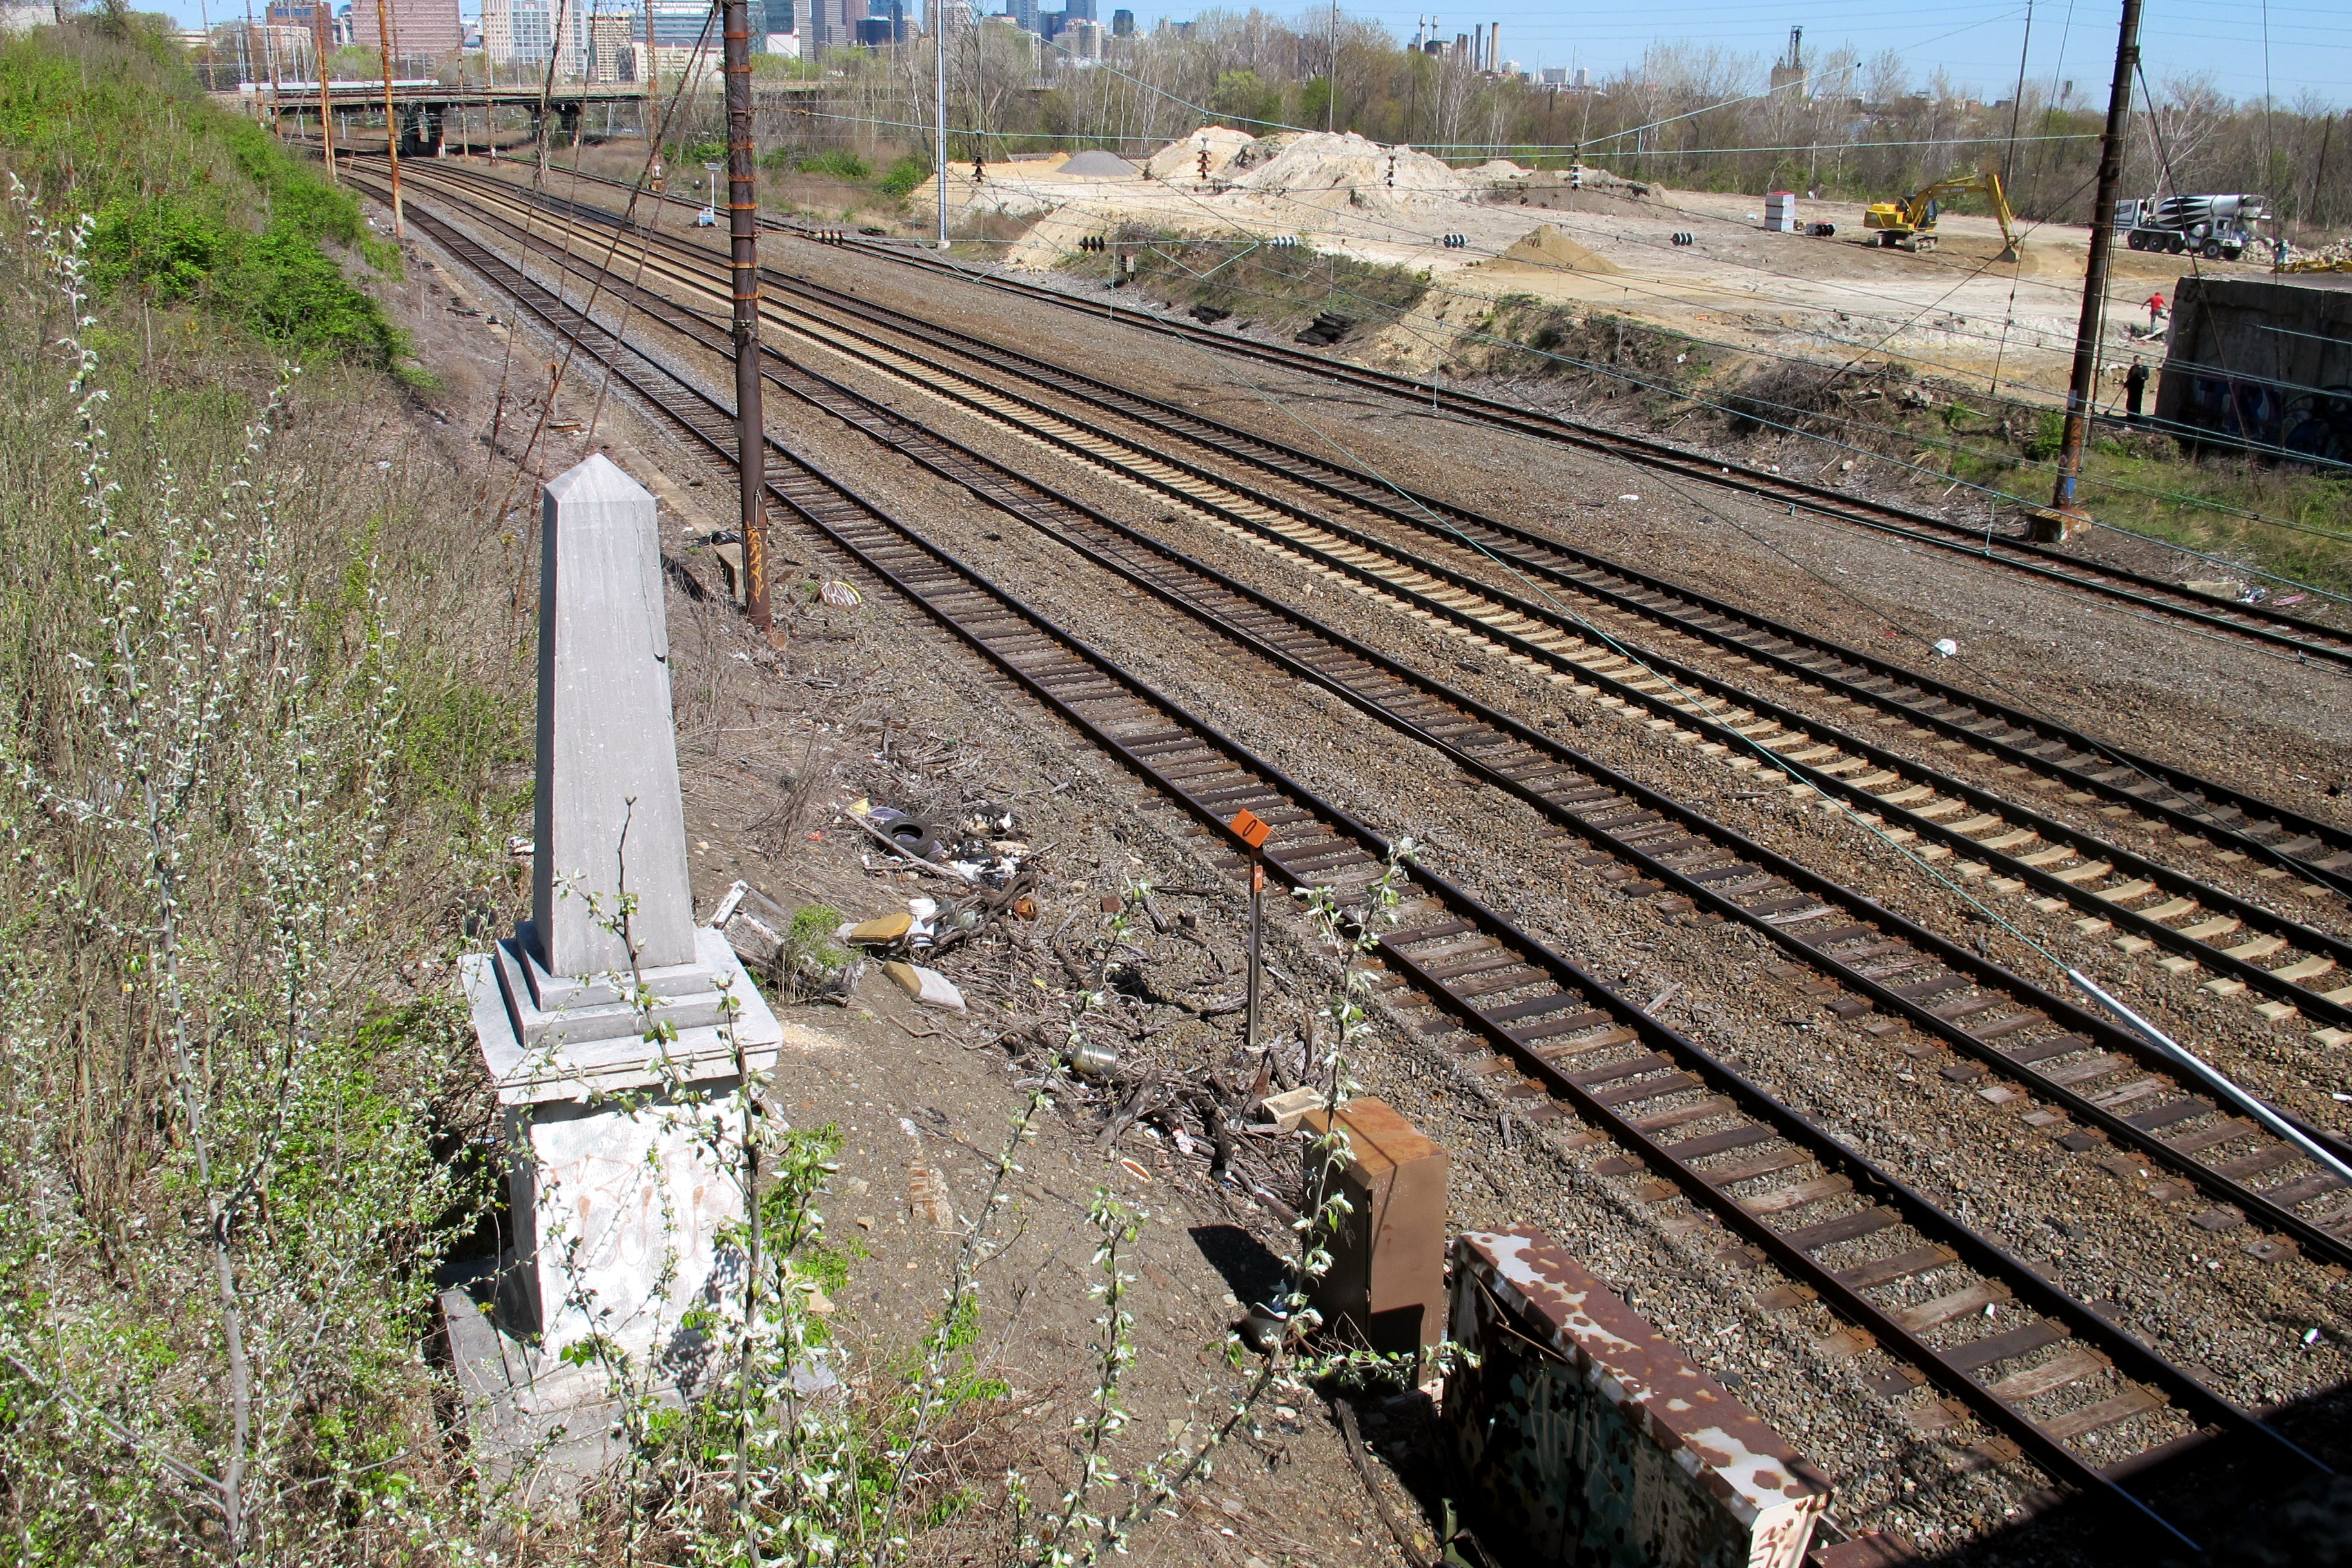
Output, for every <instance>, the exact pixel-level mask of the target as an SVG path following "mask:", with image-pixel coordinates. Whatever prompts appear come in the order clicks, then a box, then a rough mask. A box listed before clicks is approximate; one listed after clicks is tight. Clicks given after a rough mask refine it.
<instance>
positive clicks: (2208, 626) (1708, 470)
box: [566, 174, 2352, 668]
mask: <svg viewBox="0 0 2352 1568" xmlns="http://www.w3.org/2000/svg"><path fill="white" fill-rule="evenodd" d="M577 177H578V178H579V179H580V180H583V181H585V182H588V183H591V184H597V185H600V186H604V187H607V188H610V189H614V190H620V191H626V190H628V189H630V186H629V185H628V184H627V183H626V182H625V181H620V180H614V179H609V178H606V177H604V176H601V175H590V174H581V175H579V176H577ZM566 178H567V179H569V178H572V176H571V175H567V176H566ZM648 195H651V193H648ZM661 199H664V200H667V199H668V198H661ZM671 205H689V204H679V203H675V202H673V203H672V204H671ZM761 222H762V224H763V226H766V227H767V228H769V229H771V230H772V231H775V232H778V233H782V234H793V235H797V236H799V237H803V238H812V239H814V238H819V237H822V239H823V241H824V242H826V243H832V244H835V245H839V246H842V247H847V248H849V249H851V250H854V251H856V252H857V253H859V254H863V255H866V256H872V257H877V258H886V259H888V260H890V261H893V262H896V263H898V264H899V265H901V266H908V267H913V268H919V269H921V270H924V271H928V272H931V273H934V274H936V275H939V276H942V277H950V278H954V279H959V280H961V281H962V282H966V283H971V284H973V285H975V286H978V287H982V288H988V289H996V290H999V291H1001V292H1005V293H1009V294H1013V295H1017V296H1019V297H1021V298H1023V299H1026V300H1034V301H1037V302H1039V303H1043V304H1048V305H1052V306H1055V307H1056V308H1057V309H1061V310H1071V311H1074V312H1076V313H1078V314H1081V315H1086V316H1089V317H1092V316H1095V315H1097V314H1098V313H1099V310H1098V308H1097V307H1096V306H1093V305H1091V304H1089V303H1087V302H1086V301H1084V300H1078V299H1076V298H1074V297H1073V296H1071V295H1068V294H1066V293H1063V292H1061V291H1059V290H1056V289H1047V288H1044V287H1041V286H1040V285H1037V284H1034V283H1027V282H1024V281H1022V280H1020V279H1012V278H1005V277H1001V276H997V275H994V274H990V273H982V272H976V271H973V270H972V269H971V268H965V267H962V266H960V265H957V264H956V263H954V262H951V261H949V260H947V259H945V258H941V257H939V256H936V255H931V254H929V253H926V252H924V251H921V250H918V249H915V248H913V247H911V246H910V245H908V243H906V242H898V243H877V242H876V241H875V240H873V239H870V238H868V237H864V236H860V235H856V234H853V233H844V232H843V231H840V230H837V229H818V228H813V227H812V226H807V225H803V224H799V223H794V222H791V221H787V220H783V219H778V218H763V219H762V220H761ZM1118 319H1119V320H1120V321H1123V322H1124V323H1125V324H1127V325H1129V326H1130V327H1134V328H1137V329H1139V330H1141V331H1152V332H1157V333H1160V334H1161V335H1163V336H1167V337H1171V338H1176V339H1180V340H1181V341H1183V342H1190V343H1192V344H1195V345H1197V346H1199V347H1202V348H1205V349H1208V350H1210V351H1212V352H1214V353H1222V354H1229V355H1235V356H1238V357H1241V358H1245V359H1250V360H1254V361H1256V362H1258V363H1265V364H1269V365H1275V366H1278V367H1280V368H1282V369H1285V370H1288V371H1293V372H1298V373H1303V374H1309V375H1314V376H1318V377H1320V378H1323V379H1325V380H1329V381H1334V382H1338V383H1339V384H1343V385H1347V386H1349V387H1352V388H1355V389H1357V390H1360V391H1368V392H1374V393H1379V394H1382V395H1387V396H1390V397H1393V398H1396V399H1399V400H1400V401H1402V403H1404V404H1406V405H1409V406H1410V408H1412V409H1415V410H1418V409H1428V408H1442V409H1444V410H1445V411H1447V412H1450V413H1453V414H1455V415H1457V416H1463V417H1466V418H1470V419H1475V420H1477V421H1479V422H1480V423H1483V424H1486V425H1492V426H1498V427H1500V428H1503V429H1507V430H1511V431H1514V432H1516V433H1517V434H1519V435H1523V436H1528V437H1533V438H1535V439H1538V440H1543V441H1549V442H1552V443H1556V444H1559V445H1565V446H1570V447H1577V448H1580V449H1581V450H1585V451H1591V452H1597V453H1601V454H1604V455H1606V456H1609V457H1613V458H1622V459H1623V460H1625V461H1627V462H1631V463H1634V464H1637V465H1639V466H1641V467H1643V468H1650V469H1652V470H1654V471H1657V472H1660V473H1664V474H1667V475H1670V476H1672V477H1674V478H1675V479H1681V480H1684V481H1685V482H1688V483H1690V484H1692V485H1696V486H1705V487H1706V488H1707V489H1712V490H1729V491H1732V492H1734V493H1737V494H1740V495H1743V496H1748V497H1760V498H1763V499H1766V500H1772V501H1775V502H1779V503H1782V504H1785V505H1787V506H1789V507H1790V508H1791V509H1792V510H1797V511H1802V512H1806V513H1810V514H1811V515H1813V516H1816V517H1820V518H1823V519H1825V520H1829V521H1837V522H1843V523H1848V524H1852V525H1854V526H1857V527H1862V528H1866V529H1869V530H1871V531H1875V532H1881V533H1887V534H1892V535H1895V536H1896V537H1899V538H1902V539H1904V540H1906V541H1907V542H1912V543H1916V544H1919V545H1923V546H1926V547H1928V548H1931V549H1937V550H1942V551H1948V552H1953V553H1956V554H1960V555H1965V556H1968V557H1969V558H1971V559H1973V560H1975V561H1977V562H1979V563H1990V564H1994V565H1999V566H2001V567H2005V568H2007V569H2009V570H2011V571H2012V572H2015V573H2017V574H2021V575H2023V576H2026V577H2028V578H2031V579H2032V580H2034V581H2037V582H2042V583H2045V584H2052V585H2054V586H2062V587H2065V588H2070V589H2073V590H2074V591H2076V592H2080V593H2083V594H2086V595H2092V596H2095V597H2097V598H2102V599H2105V600H2108V601H2111V602H2115V603H2118V604H2123V605H2129V606H2131V607H2132V608H2134V609H2137V610H2139V611H2141V612H2143V613H2145V614H2149V615H2154V616H2160V617H2164V618H2167V619H2170V620H2174V621H2178V622H2181V623H2184V624H2188V625H2192V626H2198V627H2200V628H2201V629H2203V630H2206V631H2209V632H2213V633H2216V634H2219V635H2224V636H2230V637H2242V638H2245V639H2248V640H2250V641H2252V642H2254V643H2257V644H2259V645H2261V646H2263V647H2268V648H2270V649H2272V650H2273V651H2275V652H2280V653H2284V654H2287V655H2290V656H2292V657H2294V658H2298V659H2302V660H2305V661H2307V662H2309V663H2312V664H2315V665H2319V666H2324V667H2327V668H2346V667H2352V634H2347V633H2344V632H2340V631H2336V630H2335V629H2333V628H2331V627H2327V626H2321V625H2318V624H2316V623H2315V622H2312V621H2309V620H2305V619H2304V618H2302V617H2299V616H2291V615H2288V614H2285V613H2284V612H2283V611H2280V610H2275V609H2271V608H2268V607H2266V606H2264V605H2224V604H2221V603H2217V602H2216V601H2214V600H2211V599H2208V598H2204V597H2202V596H2200V595H2196V594H2193V593H2190V592H2189V591H2187V590H2186V589H2184V588H2182V587H2181V586H2180V584H2178V583H2173V582H2168V581H2167V580H2165V579H2163V578H2160V577H2156V576H2152V575H2149V574H2145V573H2138V572H2132V571H2128V570H2126V569H2124V568H2121V567H2113V566H2103V565H2100V564H2098V563H2094V562H2089V561H2085V560H2084V559H2083V558H2081V557H2080V556H2077V555H2074V554H2070V553H2069V552H2066V551H2063V550H2060V549H2054V548H2052V547H2050V546H2046V545H2041V544H2036V543H2034V542H2031V541H2029V540H2022V539H2017V538H2005V537H2000V536H1995V537H1993V538H1992V539H1990V541H1988V539H1987V537H1986V534H1985V531H1983V530H1982V529H1971V528H1969V527H1968V526H1966V525H1963V524H1959V523H1954V522H1950V521H1947V520H1945V519H1943V518H1940V517H1937V516H1936V515H1934V514H1932V513H1929V512H1922V511H1915V510H1910V509H1909V508H1906V507H1899V506H1895V505H1894V504H1892V503H1890V502H1886V501H1878V500H1869V499H1867V498H1864V497H1859V496H1852V495H1847V494H1844V493H1843V492H1842V491H1839V490H1835V489H1829V488H1827V487H1825V486H1821V485H1814V484H1809V483H1806V482H1805V481H1803V480H1801V479H1790V478H1789V477H1787V476H1785V475H1781V474H1775V473H1771V472H1769V471H1767V470H1765V469H1761V468H1753V467H1750V466H1748V465H1745V464H1740V463H1735V462H1729V461H1727V460H1726V459H1723V458H1711V457H1708V456H1706V454H1705V453H1701V452H1695V451H1691V450H1689V449H1687V448H1685V447H1676V446H1675V445H1673V444H1672V443H1670V442H1665V441H1661V440H1657V439H1655V438H1654V437H1644V436H1639V435H1634V434H1631V433H1628V432H1625V431H1619V430H1612V429H1610V428H1608V427H1607V426H1599V425H1592V424H1589V423H1586V422H1583V421H1580V420H1575V419H1570V418H1566V417H1564V416H1559V415H1556V414H1548V413H1544V412H1541V411H1538V410H1534V409H1528V408H1520V407H1517V406H1514V405H1511V404H1507V403H1504V402H1501V401H1500V400H1498V399H1495V398H1489V397H1481V396H1479V395H1475V394H1474V393H1468V392H1463V391H1459V390H1449V389H1445V388H1441V387H1437V386H1435V385H1434V384H1433V382H1430V381H1415V380H1413V379H1412V378H1411V377H1408V376H1401V375H1397V374H1392V373H1390V372H1386V371H1378V370H1371V369H1369V368H1366V367H1364V366H1360V365H1355V364H1350V363H1347V362H1346V361H1343V360H1339V359H1335V358H1332V357H1329V356H1327V355H1324V354H1319V353H1307V352H1305V351H1303V350H1300V349H1296V348H1289V347H1286V346H1284V345H1281V344H1278V343H1265V342H1255V341H1254V340H1251V339H1247V338H1243V337H1240V336H1238V335H1236V334H1234V333H1230V332H1217V331H1213V330H1211V329H1209V328H1206V327H1202V326H1198V325H1195V324H1193V323H1191V322H1187V321H1169V320H1166V319H1164V318H1161V317H1159V316H1154V315H1150V314H1146V313H1144V312H1141V311H1133V312H1129V313H1128V314H1126V315H1124V316H1120V317H1119V318H1118Z"/></svg>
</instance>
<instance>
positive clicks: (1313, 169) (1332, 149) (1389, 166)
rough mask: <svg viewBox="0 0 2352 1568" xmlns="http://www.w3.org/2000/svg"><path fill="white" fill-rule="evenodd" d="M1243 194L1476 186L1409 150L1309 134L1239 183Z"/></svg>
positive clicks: (1350, 136)
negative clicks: (1255, 192)
mask: <svg viewBox="0 0 2352 1568" xmlns="http://www.w3.org/2000/svg"><path fill="white" fill-rule="evenodd" d="M1473 188H1475V187H1474V184H1473V183H1472V182H1470V181H1466V180H1465V179H1464V178H1463V177H1462V176H1461V175H1459V174H1455V173H1454V170H1453V169H1452V168H1450V167H1448V166H1447V165H1446V163H1444V161H1442V160H1440V159H1436V158H1433V157H1431V156H1430V155H1429V154H1428V153H1416V152H1414V151H1413V150H1412V148H1410V147H1393V148H1391V147H1383V146H1381V144H1380V143H1379V142H1371V141H1368V140H1366V139H1365V138H1363V137H1361V136H1358V135H1356V134H1355V133H1354V132H1338V133H1333V132H1325V131H1310V132H1306V133H1305V134H1303V135H1297V136H1293V137H1290V138H1288V139H1287V144H1286V145H1285V146H1284V147H1283V148H1282V149H1281V150H1280V151H1279V152H1277V153H1275V155H1274V156H1273V157H1271V158H1268V159H1266V160H1265V162H1263V163H1257V162H1255V161H1253V162H1252V163H1251V165H1250V167H1249V169H1248V170H1247V172H1245V173H1244V174H1240V175H1238V176H1237V177H1236V178H1235V179H1234V189H1235V190H1243V191H1266V192H1286V191H1334V190H1347V191H1366V192H1371V191H1393V192H1399V193H1402V192H1407V191H1417V192H1424V193H1430V194H1434V195H1449V196H1454V195H1464V194H1465V193H1467V192H1469V191H1470V190H1472V189H1473Z"/></svg>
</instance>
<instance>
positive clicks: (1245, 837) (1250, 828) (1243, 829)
mask: <svg viewBox="0 0 2352 1568" xmlns="http://www.w3.org/2000/svg"><path fill="white" fill-rule="evenodd" d="M1225 826H1228V827H1230V828H1232V829H1233V830H1234V832H1235V833H1237V834H1239V835H1240V836H1241V840H1242V842H1243V843H1244V844H1246V845H1248V846H1249V847H1251V848H1253V849H1258V848H1263V847H1265V839H1266V835H1267V834H1269V833H1272V832H1273V831H1274V829H1273V828H1271V827H1269V826H1266V825H1265V823H1263V822H1261V821H1259V820H1258V819H1257V818H1256V817H1255V816H1253V815H1251V814H1250V813H1249V812H1246V811H1237V812H1235V813H1234V819H1233V820H1232V821H1231V822H1228V823H1227V824H1225Z"/></svg>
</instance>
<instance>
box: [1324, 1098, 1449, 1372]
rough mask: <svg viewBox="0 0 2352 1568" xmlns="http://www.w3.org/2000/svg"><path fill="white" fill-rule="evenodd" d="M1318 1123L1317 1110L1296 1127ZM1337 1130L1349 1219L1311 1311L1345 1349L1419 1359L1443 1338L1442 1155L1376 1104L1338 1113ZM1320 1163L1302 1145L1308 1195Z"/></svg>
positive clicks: (1353, 1103) (1352, 1105)
mask: <svg viewBox="0 0 2352 1568" xmlns="http://www.w3.org/2000/svg"><path fill="white" fill-rule="evenodd" d="M1327 1123H1328V1113H1327V1112H1326V1110H1325V1109H1324V1108H1323V1107H1322V1106H1319V1105H1318V1106H1317V1107H1316V1108H1315V1109H1314V1110H1309V1111H1308V1112H1307V1115H1306V1117H1305V1118H1304V1120H1303V1121H1302V1122H1301V1125H1302V1126H1304V1127H1305V1128H1306V1130H1307V1131H1308V1132H1311V1133H1313V1134H1315V1135H1316V1136H1317V1137H1318V1138H1319V1137H1321V1136H1322V1134H1323V1131H1324V1130H1325V1127H1326V1125H1327ZM1339 1126H1340V1128H1341V1129H1342V1130H1343V1131H1346V1133H1347V1134H1348V1147H1349V1160H1348V1163H1347V1164H1346V1165H1345V1166H1344V1167H1343V1168H1342V1169H1341V1170H1340V1172H1339V1184H1340V1190H1341V1191H1342V1192H1343V1193H1344V1194H1346V1195H1347V1199H1348V1205H1349V1213H1348V1215H1347V1216H1346V1217H1345V1218H1344V1219H1343V1220H1342V1221H1341V1222H1340V1225H1339V1234H1338V1235H1337V1236H1336V1237H1333V1238H1332V1242H1331V1267H1330V1268H1329V1270H1328V1272H1326V1273H1325V1274H1324V1276H1323V1278H1322V1279H1320V1280H1318V1281H1317V1284H1316V1289H1315V1292H1314V1303H1315V1310H1317V1311H1318V1312H1320V1313H1322V1314H1323V1321H1324V1322H1325V1323H1326V1324H1327V1325H1330V1326H1332V1327H1334V1328H1336V1329H1337V1330H1338V1331H1339V1333H1340V1334H1341V1335H1342V1336H1344V1337H1346V1338H1348V1339H1349V1340H1351V1341H1360V1342H1363V1343H1365V1344H1368V1345H1370V1347H1371V1348H1372V1349H1374V1350H1376V1351H1385V1352H1411V1353H1419V1352H1423V1351H1425V1350H1428V1349H1429V1348H1430V1347H1431V1346H1433V1345H1434V1344H1436V1343H1437V1342H1438V1340H1439V1338H1440V1337H1442V1336H1443V1335H1444V1331H1445V1234H1446V1226H1445V1178H1446V1173H1447V1170H1448V1168H1449V1162H1448V1160H1447V1158H1446V1153H1445V1151H1444V1149H1443V1148H1441V1147H1439V1146H1438V1145H1437V1144H1436V1143H1434V1142H1432V1141H1431V1140H1430V1139H1429V1138H1427V1137H1425V1136H1424V1135H1423V1133H1422V1132H1421V1131H1419V1130H1418V1129H1416V1128H1415V1127H1414V1126H1413V1125H1412V1122H1410V1121H1406V1120H1405V1119H1404V1118H1403V1117H1402V1116H1400V1115H1398V1114H1397V1113H1396V1112H1395V1111H1394V1110H1391V1109H1390V1108H1389V1106H1388V1105H1387V1104H1386V1103H1384V1102H1382V1101H1381V1100H1349V1102H1348V1103H1347V1104H1345V1105H1343V1106H1341V1107H1340V1108H1339ZM1320 1163H1321V1156H1320V1155H1319V1153H1318V1152H1317V1151H1316V1149H1315V1148H1314V1146H1313V1145H1311V1144H1310V1145H1309V1146H1308V1148H1307V1191H1308V1192H1309V1193H1310V1194H1312V1193H1313V1192H1314V1190H1315V1182H1316V1178H1317V1176H1318V1174H1319V1173H1320Z"/></svg>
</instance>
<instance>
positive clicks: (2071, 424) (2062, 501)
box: [2033, 0, 2140, 544]
mask: <svg viewBox="0 0 2352 1568" xmlns="http://www.w3.org/2000/svg"><path fill="white" fill-rule="evenodd" d="M2139 6H2140V0H2124V16H2123V25H2122V26H2121V28H2120V29H2119V30H2118V31H2117V32H2116V79H2115V83H2114V85H2113V86H2111V87H2110V88H2109V89H2107V131H2106V135H2105V138H2104V139H2103V140H2102V141H2101V142H2100V144H2099V191H2098V195H2095V197H2093V198H2092V206H2091V255H2090V260H2089V262H2088V263H2087V264H2086V265H2085V267H2084V270H2083V317H2082V322H2081V324H2080V325H2078V326H2077V327H2076V328H2075V329H2074V374H2073V375H2072V376H2071V377H2069V378H2068V380H2067V383H2066V427H2065V435H2064V437H2063V441H2062V444H2061V445H2060V447H2059V448H2058V482H2057V484H2056V485H2055V486H2053V488H2052V489H2051V492H2050V506H2049V509H2048V510H2045V511H2042V512H2039V513H2037V514H2036V515H2035V517H2034V519H2033V537H2034V538H2035V539H2037V540H2039V541H2041V542H2043V543H2045V544H2054V543H2058V542H2062V541H2063V540H2066V539H2069V538H2071V537H2073V536H2074V534H2076V533H2079V532H2080V531H2082V530H2083V529H2084V528H2085V527H2087V526H2089V524H2090V521H2091V519H2090V514H2089V513H2087V512H2085V511H2084V510H2083V508H2082V503H2081V502H2080V501H2079V500H2076V499H2075V495H2074V486H2075V482H2076V481H2077V480H2079V479H2081V478H2082V477H2083V443H2084V439H2085V438H2087V437H2088V436H2089V434H2090V427H2091V407H2092V399H2093V396H2094V395H2095V393H2096V391H2097V388H2096V386H2095V379H2096V377H2097V375H2098V369H2099V337H2100V332H2101V329H2102V327H2103V326H2104V324H2105V317H2106V310H2107V258H2108V256H2109V254H2110V253H2111V252H2112V251H2113V250H2114V249H2115V243H2116V193H2117V192H2118V191H2119V190H2121V189H2122V187H2123V181H2124V122H2125V121H2126V120H2128V119H2129V118H2130V117H2131V83H2132V72H2133V71H2135V70H2137V68H2139Z"/></svg>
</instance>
